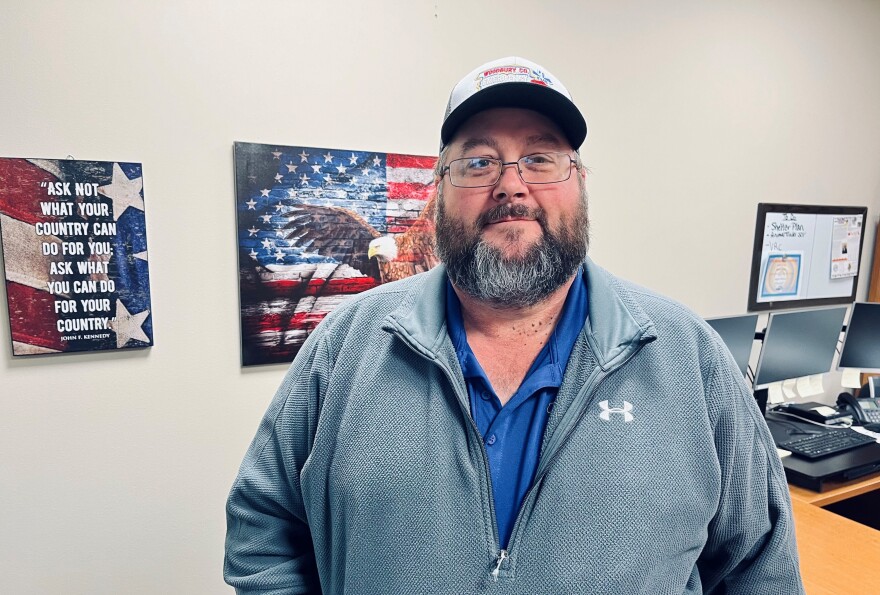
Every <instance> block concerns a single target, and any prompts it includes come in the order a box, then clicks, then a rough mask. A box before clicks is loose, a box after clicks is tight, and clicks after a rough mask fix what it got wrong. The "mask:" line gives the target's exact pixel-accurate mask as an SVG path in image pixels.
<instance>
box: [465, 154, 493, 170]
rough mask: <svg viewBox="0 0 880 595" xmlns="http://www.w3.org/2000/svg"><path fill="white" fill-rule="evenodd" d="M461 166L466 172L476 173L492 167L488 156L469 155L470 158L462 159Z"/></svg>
mask: <svg viewBox="0 0 880 595" xmlns="http://www.w3.org/2000/svg"><path fill="white" fill-rule="evenodd" d="M461 161H462V168H463V169H464V170H465V171H466V172H470V173H477V172H483V171H487V170H490V169H492V166H493V162H492V159H489V158H488V157H471V158H470V159H462V160H461Z"/></svg>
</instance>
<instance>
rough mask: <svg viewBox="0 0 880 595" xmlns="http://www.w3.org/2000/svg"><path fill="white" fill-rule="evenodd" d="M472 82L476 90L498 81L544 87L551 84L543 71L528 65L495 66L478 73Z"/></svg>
mask: <svg viewBox="0 0 880 595" xmlns="http://www.w3.org/2000/svg"><path fill="white" fill-rule="evenodd" d="M474 82H475V83H476V90H477V91H479V90H480V89H485V88H486V87H491V86H492V85H498V84H500V83H534V84H536V85H544V86H545V87H548V86H549V87H552V86H553V81H551V80H550V79H549V78H547V76H546V75H545V74H544V73H543V72H541V71H540V70H537V69H533V68H529V67H528V66H496V67H495V68H490V69H489V70H484V71H483V72H481V73H480V74H478V75H477V78H476V79H475V80H474Z"/></svg>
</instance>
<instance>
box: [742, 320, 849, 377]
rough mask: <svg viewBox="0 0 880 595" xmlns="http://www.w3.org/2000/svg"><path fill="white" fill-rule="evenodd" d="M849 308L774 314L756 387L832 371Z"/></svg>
mask: <svg viewBox="0 0 880 595" xmlns="http://www.w3.org/2000/svg"><path fill="white" fill-rule="evenodd" d="M845 316H846V306H838V307H834V308H818V309H814V310H800V311H797V312H772V313H771V314H770V318H769V320H768V321H767V331H766V333H765V334H764V345H763V346H762V348H761V356H760V357H759V358H758V368H757V370H755V388H757V389H760V388H766V387H767V386H768V385H769V384H770V383H772V382H780V381H782V380H789V379H791V378H800V377H802V376H812V375H813V374H824V373H825V372H830V371H831V365H832V363H833V361H834V351H835V350H836V349H837V342H838V341H839V340H840V333H841V331H842V330H843V320H844V317H845Z"/></svg>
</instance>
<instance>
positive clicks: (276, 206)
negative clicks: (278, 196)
mask: <svg viewBox="0 0 880 595" xmlns="http://www.w3.org/2000/svg"><path fill="white" fill-rule="evenodd" d="M283 208H284V205H283V204H281V203H280V202H279V203H278V204H277V205H275V211H280V210H281V209H283Z"/></svg>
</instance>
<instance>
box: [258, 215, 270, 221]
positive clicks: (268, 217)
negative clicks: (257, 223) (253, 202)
mask: <svg viewBox="0 0 880 595" xmlns="http://www.w3.org/2000/svg"><path fill="white" fill-rule="evenodd" d="M260 219H262V220H263V223H269V221H271V220H272V215H260Z"/></svg>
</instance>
